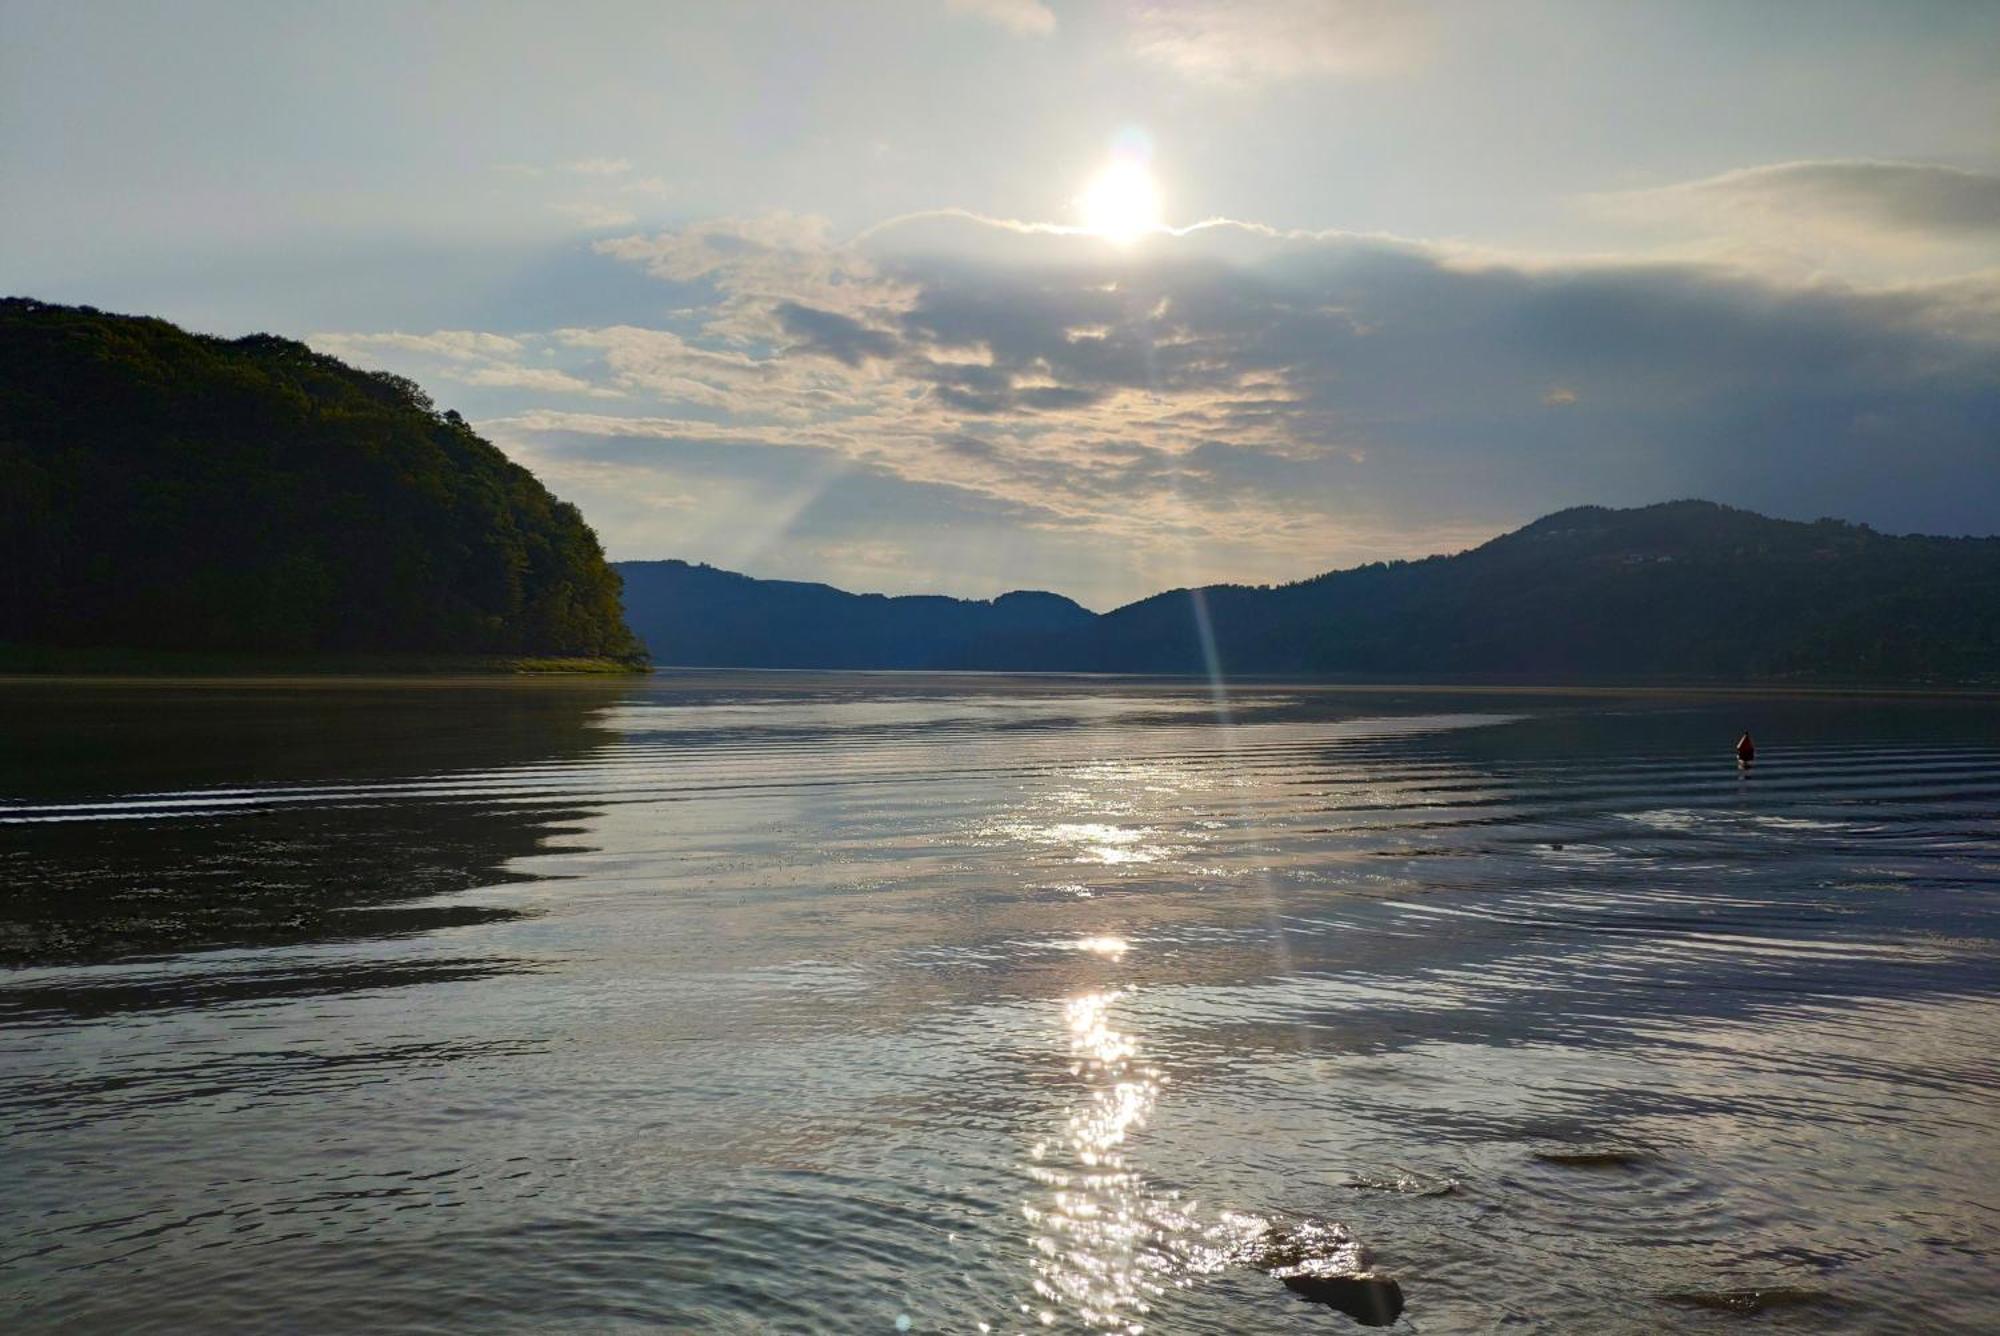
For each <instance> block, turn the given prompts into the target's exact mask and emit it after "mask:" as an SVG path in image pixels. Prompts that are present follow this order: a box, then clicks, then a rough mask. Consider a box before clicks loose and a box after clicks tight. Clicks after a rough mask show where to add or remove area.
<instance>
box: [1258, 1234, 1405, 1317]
mask: <svg viewBox="0 0 2000 1336" xmlns="http://www.w3.org/2000/svg"><path fill="white" fill-rule="evenodd" d="M1239 1260H1240V1261H1242V1262H1243V1263H1244V1264H1245V1265H1248V1266H1254V1267H1256V1268H1257V1269H1258V1270H1260V1271H1264V1272H1267V1273H1268V1274H1269V1275H1270V1276H1271V1277H1272V1278H1273V1279H1275V1280H1282V1281H1283V1282H1284V1283H1285V1288H1287V1289H1289V1290H1291V1291H1293V1292H1294V1293H1296V1294H1300V1295H1303V1296H1305V1297H1306V1298H1308V1299H1311V1300H1312V1301H1313V1302H1315V1303H1323V1304H1326V1305H1327V1306H1328V1307H1330V1308H1337V1309H1339V1310H1340V1311H1341V1312H1343V1313H1345V1314H1347V1315H1348V1316H1349V1317H1351V1318H1353V1319H1354V1320H1355V1321H1356V1322H1359V1323H1361V1324H1362V1325H1363V1326H1368V1327H1386V1326H1388V1325H1389V1324H1391V1323H1392V1322H1394V1321H1395V1320H1396V1318H1397V1317H1398V1316H1399V1315H1400V1314H1401V1313H1402V1311H1403V1287H1402V1286H1401V1285H1399V1284H1397V1283H1396V1280H1395V1278H1394V1277H1392V1276H1382V1275H1377V1274H1376V1273H1375V1272H1374V1271H1372V1270H1370V1267H1371V1265H1372V1264H1373V1261H1374V1259H1373V1258H1372V1257H1370V1256H1369V1253H1368V1250H1367V1249H1366V1248H1365V1247H1363V1246H1362V1245H1361V1241H1360V1240H1359V1239H1356V1238H1355V1237H1354V1235H1352V1234H1350V1233H1349V1232H1348V1231H1347V1229H1346V1228H1345V1227H1344V1226H1341V1225H1334V1224H1326V1223H1323V1222H1320V1221H1316V1220H1306V1221H1301V1222H1300V1223H1298V1224H1295V1225H1271V1226H1268V1227H1267V1228H1266V1229H1265V1230H1264V1231H1263V1232H1262V1233H1260V1234H1258V1235H1256V1236H1255V1237H1253V1238H1251V1239H1249V1240H1248V1241H1247V1242H1245V1243H1244V1244H1243V1245H1242V1249H1241V1252H1240V1254H1239Z"/></svg>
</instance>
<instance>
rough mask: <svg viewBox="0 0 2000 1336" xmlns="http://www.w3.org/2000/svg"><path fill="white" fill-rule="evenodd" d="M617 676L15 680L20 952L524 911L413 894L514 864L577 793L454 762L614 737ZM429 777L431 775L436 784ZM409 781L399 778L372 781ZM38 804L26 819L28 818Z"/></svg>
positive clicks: (11, 761)
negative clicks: (557, 793)
mask: <svg viewBox="0 0 2000 1336" xmlns="http://www.w3.org/2000/svg"><path fill="white" fill-rule="evenodd" d="M614 690H615V688H612V687H610V686H609V685H608V684H606V685H598V684H581V685H573V684H567V683H565V684H561V685H553V684H513V683H507V684H490V685H489V684H480V685H463V684H443V683H440V684H437V685H435V686H426V687H419V688H416V689H412V688H411V687H409V686H407V685H403V686H398V687H395V688H375V687H370V686H367V685H349V684H343V683H332V682H328V683H314V684H310V685H296V686H276V685H272V684H268V683H266V684H257V683H240V684H230V683H216V684H203V685H200V686H189V687H185V688H178V687H177V688H163V687H159V686H149V687H144V688H128V687H119V686H113V685H94V684H65V685H60V686H58V685H52V684H35V685H33V686H15V687H10V688H8V689H7V695H8V697H9V698H10V699H9V702H8V703H9V706H10V708H9V710H8V714H9V715H10V716H11V718H10V720H9V723H8V725H7V727H6V739H7V746H6V747H5V748H4V749H0V752H4V755H0V793H4V794H5V796H6V798H7V799H8V800H9V802H8V803H7V805H6V808H11V809H12V811H11V812H10V811H8V810H6V808H0V817H6V816H13V817H14V818H16V820H15V821H13V822H10V823H9V825H8V831H7V840H6V847H5V852H4V853H0V879H4V881H5V883H6V885H7V886H8V888H9V891H8V894H7V895H6V896H5V897H4V898H0V962H5V963H9V964H36V963H57V962H65V961H68V962H82V961H92V960H106V959H111V958H115V957H118V956H123V955H130V954H134V953H152V952H163V951H184V950H190V949H199V948H214V947H224V946H246V945H251V944H273V943H287V942H309V941H323V940H333V939H341V938H354V937H373V936H380V935H386V934H391V933H401V932H409V931H417V930H422V929H427V928H434V927H441V926H447V925H451V924H459V923H470V922H482V921H488V920H492V919H495V918H504V917H510V916H511V911H508V910H502V909H495V908H491V907H485V906H476V905H403V906H402V907H392V906H398V905H401V903H402V902H408V901H415V900H422V899H424V898H426V897H433V896H438V895H443V894H448V893H451V892H455V891H463V890H467V889H470V888H472V887H476V886H483V885H491V884H493V883H495V882H501V881H507V880H513V879H515V878H514V877H513V876H511V875H510V874H509V873H507V872H506V871H505V867H506V864H507V863H508V862H509V861H510V860H513V859H516V858H520V857H523V856H526V855H529V854H532V853H534V852H536V851H537V850H538V849H539V848H540V847H541V844H542V841H543V839H544V837H545V836H546V835H547V834H548V833H549V832H550V830H551V829H552V827H553V826H554V825H555V824H557V823H558V822H560V821H562V820H564V819H566V817H568V816H570V815H572V814H573V811H574V803H573V801H571V802H569V803H568V804H567V805H566V806H565V805H559V804H561V803H562V802H563V800H561V799H553V798H552V799H549V800H548V801H547V802H544V803H538V802H536V801H533V800H532V799H507V798H506V796H505V794H504V791H503V792H500V793H496V792H494V790H493V786H492V785H491V784H490V783H488V784H485V785H482V786H481V790H480V791H479V792H478V793H472V792H464V793H461V792H454V785H453V782H454V781H455V780H466V779H470V778H473V777H479V778H481V779H484V780H488V781H490V780H491V779H492V778H493V777H494V775H495V773H496V772H504V771H508V770H513V769H518V768H520V767H524V766H535V765H539V764H543V763H547V762H552V761H569V760H574V759H576V758H578V757H580V756H583V755H585V754H586V753H588V752H590V751H591V750H593V749H594V748H595V747H597V746H598V745H600V744H601V743H602V742H603V741H604V740H605V739H606V737H607V734H606V733H605V732H604V731H602V730H601V729H600V728H598V727H597V726H596V724H595V719H596V717H597V715H598V713H599V712H600V711H601V710H602V709H603V708H604V707H605V706H607V705H609V704H610V703H611V702H612V700H613V699H614V698H615V697H614V694H613V692H614ZM411 776H418V777H422V778H421V779H419V780H418V781H417V782H416V783H415V784H412V783H411V782H409V780H410V777H411ZM387 781H399V782H397V783H396V784H395V786H394V788H393V791H392V790H390V789H387V788H384V789H379V790H378V789H374V788H371V785H376V784H383V783H385V782H387ZM24 816H25V817H26V818H27V819H26V820H21V819H19V818H21V817H24Z"/></svg>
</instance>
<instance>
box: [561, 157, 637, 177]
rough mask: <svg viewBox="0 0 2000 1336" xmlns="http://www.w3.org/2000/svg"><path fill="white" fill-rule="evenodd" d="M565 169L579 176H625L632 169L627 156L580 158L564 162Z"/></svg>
mask: <svg viewBox="0 0 2000 1336" xmlns="http://www.w3.org/2000/svg"><path fill="white" fill-rule="evenodd" d="M563 170H564V171H566V172H574V173H575V174H576V175H578V176H623V175H624V174H625V173H627V172H629V171H631V170H632V163H631V160H630V159H627V158H579V159H577V160H576V161H575V162H566V163H564V164H563Z"/></svg>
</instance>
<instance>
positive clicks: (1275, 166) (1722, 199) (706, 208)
mask: <svg viewBox="0 0 2000 1336" xmlns="http://www.w3.org/2000/svg"><path fill="white" fill-rule="evenodd" d="M0 33H4V36H5V39H6V40H5V41H4V42H0V85H4V87H5V92H4V93H0V98H4V99H5V103H4V105H5V106H6V108H7V114H6V115H5V116H4V117H0V161H4V162H5V163H6V165H7V171H8V177H9V180H10V186H11V187H12V189H11V191H10V193H11V194H12V196H13V197H14V198H15V200H16V201H17V207H16V208H15V209H13V210H10V211H9V212H8V214H7V215H6V216H5V217H4V218H0V289H4V290H6V291H10V292H17V293H21V294H23V295H31V296H35V297H39V298H43V299H45V300H50V301H63V302H85V303H89V304H92V305H96V306H99V307H103V308H105V309H109V310H117V311H129V312H134V313H143V314H152V315H160V316H163V317H166V318H168V319H171V320H174V321H176V322H178V323H182V324H184V325H186V326H188V327H190V328H193V329H197V330H201V331H204V332H211V333H217V334H223V335H240V334H245V333H250V332H255V331H269V332H272V333H277V334H282V335H286V336H288V337H294V338H300V339H303V340H305V341H307V342H309V343H310V344H312V345H313V346H314V347H315V348H318V349H321V350H323V351H325V352H328V353H331V354H334V355H336V356H339V357H342V358H343V359H346V360H348V361H351V362H354V363H356V364H358V365H362V366H367V367H382V368H387V369H390V370H394V371H397V372H399V373H402V374H406V375H409V376H412V377H414V378H416V379H417V380H418V381H419V382H421V383H422V384H423V385H424V386H425V387H426V388H427V389H428V390H429V391H430V392H431V393H432V394H433V395H434V396H435V397H436V399H437V400H438V402H439V403H440V404H441V405H443V406H447V407H452V408H456V409H458V410H459V411H461V412H463V413H464V414H465V415H466V416H467V417H468V418H469V419H470V420H472V421H473V422H474V424H475V425H476V426H477V427H478V429H479V430H480V431H481V432H482V433H483V434H485V435H487V436H488V437H489V438H490V439H492V440H494V441H495V443H496V444H498V445H500V446H501V447H502V448H503V449H504V450H506V451H507V452H508V453H509V454H510V455H511V456H512V457H514V458H515V459H517V460H519V461H520V462H522V463H523V464H525V465H527V466H528V467H530V468H531V469H533V470H534V471H535V472H536V473H537V474H538V475H539V476H540V477H541V478H542V479H544V480H545V481H546V482H547V483H548V485H549V486H550V488H551V489H552V490H554V491H555V492H556V493H557V494H558V495H560V496H562V497H564V498H566V499H568V500H571V501H574V502H576V503H577V504H578V505H579V506H580V507H581V509H582V510H583V512H584V514H585V516H586V517H587V518H588V519H589V521H590V522H591V524H592V525H593V526H594V527H595V528H596V529H597V531H598V532H599V534H600V535H601V536H602V537H603V539H604V542H605V545H606V548H607V550H608V553H609V555H610V556H611V557H613V558H614V559H618V560H639V559H660V558H669V557H673V558H681V559H685V560H689V561H695V562H707V563H709V564H712V565H716V566H719V567H722V568H724V569H728V570H736V571H743V572H746V573H751V574H756V575H759V576H761V577H765V578H783V579H804V580H813V581H820V582H825V583H830V584H834V585H836V586H838V587H841V588H847V589H856V590H867V591H875V590H880V591H882V592H889V593H915V592H937V593H948V594H954V595H959V596H965V597H979V598H985V597H991V596H992V595H994V594H997V593H1000V592H1003V591H1005V590H1008V589H1015V588H1040V589H1051V590H1056V591H1058V592H1061V593H1064V594H1066V595H1068V596H1070V597H1073V598H1076V599H1077V600H1078V601H1080V602H1083V603H1085V604H1086V605H1088V606H1091V607H1096V608H1106V607H1113V606H1117V605H1120V604H1122V603H1125V602H1129V601H1131V600H1132V599H1135V598H1140V597H1144V596H1146V595H1148V594H1151V593H1154V592H1157V591H1159V590H1162V589H1167V588H1173V587H1178V586H1184V585H1199V584H1208V583H1219V582H1237V583H1250V584H1258V583H1272V582H1282V581H1288V580H1295V579H1300V578H1304V577H1306V576H1309V575H1313V574H1317V573H1320V572H1323V571H1327V570H1332V569H1338V568H1343V567H1348V566H1352V565H1356V564H1359V563H1363V562H1368V561H1374V560H1382V559H1393V558H1413V557H1419V556H1424V555H1430V554H1434V553H1444V552H1454V551H1459V550H1463V549H1465V548H1467V547H1471V546H1474V545H1476V544H1478V543H1480V542H1483V541H1485V540H1486V539H1489V538H1491V537H1493V536H1495V535H1497V534H1500V533H1503V532H1506V531H1508V530H1511V529H1514V528H1516V527H1519V526H1520V525H1521V524H1524V523H1527V522H1529V521H1531V520H1533V519H1535V518H1537V517H1539V516H1541V515H1544V514H1547V513H1549V512H1551V511H1555V510H1560V509H1563V508H1565V507H1568V506H1572V505H1579V504H1601V505H1608V506H1633V505H1644V504H1649V503H1654V502H1660V501H1666V500H1672V499H1678V498H1683V497H1700V498H1704V499H1708V500H1713V501H1717V502H1721V503H1724V504H1728V505H1734V506H1741V507H1744V508H1747V509H1751V510H1756V511H1758V512H1760V513H1764V514H1769V515H1773V516H1777V517H1781V518H1788V519H1800V520H1811V519H1815V518H1819V517H1821V516H1833V517H1837V518H1842V519H1847V520H1852V521H1857V522H1863V523H1867V524H1870V525H1873V526H1874V527H1876V528H1878V529H1881V530H1884V531H1886V532H1926V533H1939V534H1990V533H1993V532H1995V531H1996V529H2000V148H1996V146H1997V145H2000V55H1996V53H2000V10H1996V9H1991V8H1986V9H1980V8H1976V7H1971V6H1962V5H1951V4H1910V5H1862V4H1853V5H1840V6H1813V7H1805V6H1789V5H1772V6H1759V7H1755V8H1751V7H1727V6H1694V7H1689V6H1668V5H1641V6H1626V7H1619V8H1617V9H1611V8H1607V7H1603V6H1592V5H1587V4H1580V3H1569V2H1566V0H1547V2H1546V3H1533V4H1529V3H1523V4H1516V5H1509V6H1491V7H1479V8H1477V9H1472V8H1452V7H1447V6H1438V5H1427V4H1400V5H1398V4H1386V3H1376V2H1375V0H1342V2H1341V3H1327V4H1294V3H1278V4H1270V5H1264V6H1256V7H1248V8H1245V7H1234V6H1226V5H1220V4H1209V3H1193V2H1191V3H1184V4H1137V3H1135V4H1101V5H1092V4H1074V5H1072V4H1062V3H1050V4H1044V3H1041V2H1040V0H908V2H907V3H895V4H882V5H873V6H867V7H862V8H855V9H842V10H839V11H838V12H835V11H833V10H831V9H829V10H818V9H809V8H805V7H795V6H786V5H740V6H707V7H700V6H685V7H674V8H673V9H672V10H671V11H665V10H656V9H653V8H650V7H647V6H641V5H636V4H597V5H588V6H582V7H578V8H576V9H574V10H566V11H565V12H564V13H563V14H562V15H561V16H556V15H554V14H551V13H546V12H542V11H538V10H536V9H534V8H531V7H520V6H500V5H492V6H477V7H473V6H459V5H438V6H430V7H426V8H423V9H416V8H412V7H404V6H394V5H352V6H343V7H341V8H339V9H338V10H317V9H312V8H307V7H304V6H293V5H270V6H258V7H244V6H231V5H186V6H177V7H174V8H172V9H170V10H169V9H155V8H150V7H146V6H140V5H129V4H104V5H93V6H89V7H82V6H59V5H52V4H41V3H24V2H23V0H7V2H6V3H0ZM21 201H25V202H26V203H25V205H23V204H21V203H18V202H21Z"/></svg>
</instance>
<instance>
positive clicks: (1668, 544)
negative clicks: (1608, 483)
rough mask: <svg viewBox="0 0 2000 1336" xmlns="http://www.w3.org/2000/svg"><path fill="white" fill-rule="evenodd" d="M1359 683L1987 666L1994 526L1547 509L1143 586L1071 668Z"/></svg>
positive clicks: (1997, 629) (1991, 659)
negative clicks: (1356, 557)
mask: <svg viewBox="0 0 2000 1336" xmlns="http://www.w3.org/2000/svg"><path fill="white" fill-rule="evenodd" d="M1197 603H1199V605H1200V606H1201V607H1202V609H1203V610H1204V611H1205V614H1206V621H1207V625H1208V628H1209V632H1210V640H1211V642H1212V644H1213V646H1214V653H1215V656H1216V659H1217V660H1218V662H1219V664H1220V666H1221V668H1222V669H1223V671H1224V672H1234V673H1249V672H1254V673H1312V674H1340V675H1358V676H1368V677H1406V676H1448V677H1450V676H1459V677H1464V676H1480V677H1519V678H1540V679H1545V680H1555V679H1567V680H1574V679H1582V678H1627V679H1630V678H1703V679H1727V680H1739V681H1756V680H1811V679H1821V680H1826V679H1854V680H1862V679H1866V680H1872V681H1959V680H1968V679H1973V678H1992V677H2000V539H1995V538H1926V537H1892V536H1889V535H1886V534H1879V533H1876V532H1875V531H1873V530H1872V529H1869V528H1867V527H1866V526H1862V525H1854V524H1845V523H1842V522H1840V521H1837V520H1820V521H1818V522H1816V523H1811V524H1800V523H1794V522H1791V521H1786V520H1774V519H1768V518H1766V517H1764V516H1762V515H1757V514H1753V513H1751V512H1749V511H1746V510H1734V509H1731V508H1729V507H1727V506H1719V505H1714V504H1711V503H1709V502H1704V501H1676V502H1670V503H1667V504H1664V505H1656V506H1647V507H1644V508H1642V509H1637V510H1608V509H1605V508H1603V507H1599V506H1582V507H1578V508H1576V509H1573V510H1564V511H1560V512H1558V513H1556V514H1554V515H1549V516H1547V517H1545V518H1543V519H1540V520H1537V521H1535V522H1534V523H1533V524H1530V525H1528V526H1527V527H1526V528H1524V529H1519V530H1517V531H1515V532H1513V533H1510V534H1506V535H1503V536H1502V537H1499V538H1496V539H1494V540H1493V541H1491V542H1489V543H1486V544H1484V545H1483V546H1480V547H1477V548H1474V549H1472V550H1471V551H1469V552H1463V553H1460V554H1459V555H1457V556H1451V557H1430V558H1426V559H1425V560H1422V561H1412V562H1389V563H1386V564H1382V563H1378V564H1376V565H1372V566H1362V567H1358V568H1356V569H1354V570H1347V571H1336V572H1333V573H1331V574H1327V575H1322V576H1318V577H1316V578H1314V579H1310V580H1305V581H1301V582H1300V583H1297V584H1292V585H1283V586H1279V587H1277V588H1261V589H1260V588H1245V587H1243V586H1238V585H1222V586H1214V587H1211V588H1208V589H1204V590H1202V591H1200V593H1199V596H1198V598H1197V596H1196V595H1194V594H1191V593H1190V592H1189V591H1186V590H1176V591H1174V592H1172V593H1166V594H1159V595H1156V596H1154V597H1153V598H1149V599H1146V600H1144V601H1142V602H1139V603H1134V604H1130V605H1128V606H1126V607H1123V608H1119V609H1118V610H1117V611H1115V612H1112V613H1108V614H1106V615H1105V616H1104V617H1103V618H1102V619H1100V621H1099V622H1098V623H1097V624H1096V625H1095V626H1093V627H1092V628H1091V631H1090V633H1089V635H1088V636H1087V637H1086V638H1085V640H1084V641H1083V642H1082V643H1081V644H1080V645H1079V646H1077V652H1076V653H1074V654H1073V655H1072V656H1071V664H1072V666H1076V667H1086V668H1092V669H1098V670H1117V671H1128V672H1130V671H1146V672H1201V671H1204V670H1205V664H1206V655H1205V653H1204V648H1203V638H1202V636H1201V634H1200V632H1199V630H1198V629H1197V626H1198V623H1197V618H1196V616H1195V610H1196V605H1197Z"/></svg>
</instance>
